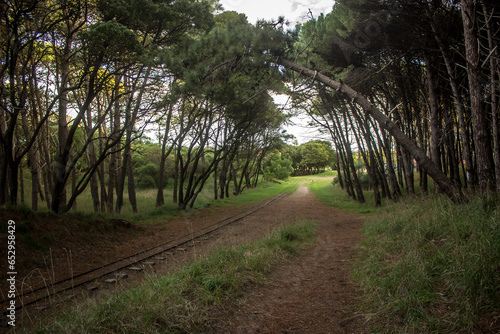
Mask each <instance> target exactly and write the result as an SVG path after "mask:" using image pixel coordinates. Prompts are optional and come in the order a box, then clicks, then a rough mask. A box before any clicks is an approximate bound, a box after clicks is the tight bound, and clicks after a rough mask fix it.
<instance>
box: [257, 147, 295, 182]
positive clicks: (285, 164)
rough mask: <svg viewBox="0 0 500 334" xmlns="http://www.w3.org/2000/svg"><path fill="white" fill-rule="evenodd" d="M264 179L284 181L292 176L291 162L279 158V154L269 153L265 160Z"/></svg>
mask: <svg viewBox="0 0 500 334" xmlns="http://www.w3.org/2000/svg"><path fill="white" fill-rule="evenodd" d="M266 165H267V166H266V168H265V172H264V177H265V178H266V179H267V180H272V179H278V180H286V179H288V177H289V176H290V174H292V172H293V168H292V162H291V161H290V160H288V159H283V158H281V153H279V152H278V153H271V154H270V155H269V157H268V158H267V162H266Z"/></svg>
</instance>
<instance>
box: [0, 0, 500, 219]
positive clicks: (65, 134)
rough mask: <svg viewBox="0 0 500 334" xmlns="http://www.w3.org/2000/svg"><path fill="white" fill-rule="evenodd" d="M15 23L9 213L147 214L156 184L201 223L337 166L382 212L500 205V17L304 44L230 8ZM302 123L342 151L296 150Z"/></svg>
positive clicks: (318, 36) (309, 31)
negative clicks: (305, 118) (12, 208)
mask: <svg viewBox="0 0 500 334" xmlns="http://www.w3.org/2000/svg"><path fill="white" fill-rule="evenodd" d="M0 9H1V10H0V12H1V14H0V15H1V16H0V17H1V18H0V31H1V34H0V59H1V60H0V77H1V83H0V205H3V204H8V203H9V204H19V203H21V202H24V201H26V203H30V205H29V206H30V207H31V209H32V210H34V211H37V210H39V209H40V208H41V207H42V206H46V207H47V208H48V209H49V210H51V211H53V212H55V213H62V212H66V211H69V210H71V209H72V208H74V207H75V205H76V203H77V198H78V196H80V195H82V193H84V192H85V191H89V193H90V196H91V197H92V203H93V209H94V210H95V211H103V212H104V211H107V212H116V213H120V211H121V209H122V207H123V206H124V205H125V203H124V198H125V196H124V195H125V194H126V195H127V196H126V197H128V199H129V201H130V205H131V206H132V208H133V211H134V212H136V211H137V210H138V208H137V202H136V186H137V185H140V184H141V182H142V183H143V184H144V183H146V184H148V185H149V186H150V187H154V188H155V189H156V190H157V195H156V206H163V205H165V203H166V201H170V200H171V201H173V202H174V203H177V205H178V207H179V209H185V208H187V207H190V206H193V204H194V203H195V201H196V200H197V197H198V195H199V194H200V192H201V191H202V190H203V189H204V187H206V185H207V184H208V183H209V182H210V183H211V184H212V185H213V188H214V194H213V196H214V198H215V199H217V198H224V197H228V196H233V195H238V194H240V193H241V192H242V191H243V190H244V189H246V188H252V187H255V186H256V185H257V183H258V182H259V180H260V179H262V178H263V177H267V178H269V179H273V178H286V177H287V176H288V175H289V174H291V173H297V174H301V173H305V172H306V171H309V172H311V171H314V170H321V169H324V168H326V167H327V166H333V167H334V168H336V169H337V172H338V182H339V184H340V186H341V187H342V188H343V189H345V191H346V192H347V194H348V195H349V196H351V197H352V198H353V199H355V200H357V201H359V202H361V203H363V202H365V196H364V194H363V191H364V189H363V188H364V187H362V181H361V180H360V179H361V178H362V176H364V175H366V177H367V178H368V181H369V188H370V189H371V190H372V191H373V192H374V199H375V204H376V205H380V204H381V203H382V200H383V199H388V200H393V201H398V199H400V198H401V197H402V196H409V197H413V196H416V195H418V194H426V193H430V192H434V193H443V194H446V195H447V196H448V197H449V198H450V199H451V200H453V201H454V202H458V203H461V202H464V201H467V199H468V198H469V197H470V196H471V195H473V194H488V193H493V192H496V191H499V190H500V134H499V123H500V122H499V81H500V65H499V62H500V50H499V49H498V42H499V39H500V35H499V32H500V16H499V15H500V13H499V11H498V5H497V3H496V2H495V1H493V0H462V1H458V0H444V1H443V0H441V1H439V0H432V1H421V0H409V1H404V2H403V1H396V0H383V1H379V0H356V1H344V0H338V1H336V2H332V9H331V11H330V12H329V13H326V14H319V15H318V14H317V13H312V12H310V13H309V20H308V21H307V22H305V23H301V24H297V25H296V26H295V27H290V25H289V24H288V22H287V21H286V19H285V18H279V19H278V20H277V21H274V22H266V21H259V22H256V23H251V22H248V20H247V18H246V16H245V15H243V14H238V13H236V12H227V11H224V9H223V8H222V6H221V5H220V4H219V3H218V2H217V1H214V0H177V1H171V0H127V1H125V0H62V1H50V0H5V1H1V2H0ZM282 94H287V95H289V97H290V103H289V105H288V106H287V107H285V108H283V107H282V106H279V105H277V104H276V103H275V100H274V98H273V97H274V96H275V95H282ZM294 113H305V114H307V115H309V119H310V123H311V125H314V126H317V127H318V128H320V129H321V131H322V132H323V134H324V135H325V136H326V137H325V138H328V141H327V142H325V141H316V142H310V143H307V144H303V145H302V146H304V145H305V146H307V145H309V146H308V147H302V149H300V147H298V145H294V144H290V140H291V138H290V135H289V134H287V133H286V131H284V130H283V129H284V126H285V125H286V124H287V123H288V122H289V120H290V117H291V115H293V114H294ZM148 150H149V151H150V150H154V151H155V154H154V159H152V158H151V157H152V155H151V154H149V155H148V154H144V152H149V151H148ZM313 153H315V154H313ZM148 157H149V158H148ZM148 159H149V160H148ZM356 160H361V161H362V165H363V167H362V168H359V163H358V161H356ZM141 177H142V179H141ZM145 178H149V180H150V182H149V183H148V182H147V181H144V179H145ZM138 179H141V180H142V181H141V182H138ZM25 180H30V186H29V187H27V185H26V184H25V183H26V182H25ZM169 182H172V183H173V185H172V187H173V192H172V194H173V196H172V197H173V198H171V199H167V198H166V196H165V194H164V189H165V187H166V186H167V183H169ZM25 188H26V189H30V194H26V197H29V198H30V199H25V194H24V193H25Z"/></svg>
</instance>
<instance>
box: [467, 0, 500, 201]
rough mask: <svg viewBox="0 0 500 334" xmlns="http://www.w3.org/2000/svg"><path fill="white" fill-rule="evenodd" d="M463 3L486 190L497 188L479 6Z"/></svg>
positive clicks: (471, 1)
mask: <svg viewBox="0 0 500 334" xmlns="http://www.w3.org/2000/svg"><path fill="white" fill-rule="evenodd" d="M461 6H462V21H463V26H464V38H465V51H466V58H467V77H468V80H469V92H470V106H471V111H472V125H473V128H474V143H475V155H476V160H477V166H478V180H479V190H480V191H481V192H482V193H485V192H489V191H494V190H495V177H494V166H493V156H492V149H491V142H490V136H489V127H488V119H487V117H486V114H485V112H484V107H483V88H482V85H481V63H480V54H479V53H480V51H479V48H478V43H479V42H478V34H477V27H476V17H475V15H476V12H477V9H476V8H475V1H474V0H462V2H461Z"/></svg>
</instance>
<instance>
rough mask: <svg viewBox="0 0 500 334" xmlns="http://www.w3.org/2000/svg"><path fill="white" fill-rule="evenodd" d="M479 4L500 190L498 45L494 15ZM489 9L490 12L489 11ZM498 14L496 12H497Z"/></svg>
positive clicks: (494, 153) (496, 172)
mask: <svg viewBox="0 0 500 334" xmlns="http://www.w3.org/2000/svg"><path fill="white" fill-rule="evenodd" d="M480 3H481V6H482V8H483V15H484V19H485V22H486V24H485V26H486V30H487V34H488V49H489V50H488V51H489V55H488V57H489V60H490V71H489V72H490V89H491V91H490V96H491V120H492V122H491V124H492V136H493V157H494V163H495V176H496V190H497V191H500V129H499V127H500V125H499V123H500V117H499V112H498V105H499V103H498V95H497V93H498V80H497V75H499V79H500V68H499V55H500V52H499V50H498V45H495V42H494V40H493V35H494V32H493V31H492V26H491V20H490V18H491V17H492V16H493V15H495V13H494V12H493V11H491V10H490V9H489V8H488V7H487V5H486V4H485V2H484V0H480ZM490 11H491V13H490ZM497 15H498V14H497Z"/></svg>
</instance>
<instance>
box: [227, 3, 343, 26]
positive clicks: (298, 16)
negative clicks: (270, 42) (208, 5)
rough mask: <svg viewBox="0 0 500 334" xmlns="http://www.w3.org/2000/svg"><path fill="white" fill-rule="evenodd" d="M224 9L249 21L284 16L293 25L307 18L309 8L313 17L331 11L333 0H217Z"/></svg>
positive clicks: (253, 21)
mask: <svg viewBox="0 0 500 334" xmlns="http://www.w3.org/2000/svg"><path fill="white" fill-rule="evenodd" d="M219 2H220V3H221V4H222V6H223V7H224V9H225V10H234V11H236V12H238V13H244V14H246V16H247V17H248V21H249V22H250V23H255V22H257V20H258V19H267V20H270V19H277V18H278V17H279V16H285V19H286V20H288V21H290V22H291V23H292V24H293V26H295V22H303V21H306V20H307V15H308V12H309V9H311V12H312V13H313V15H314V17H317V16H318V15H319V14H320V13H325V14H326V13H328V12H330V11H331V9H332V6H333V3H334V1H333V0H292V1H287V0H219Z"/></svg>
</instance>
